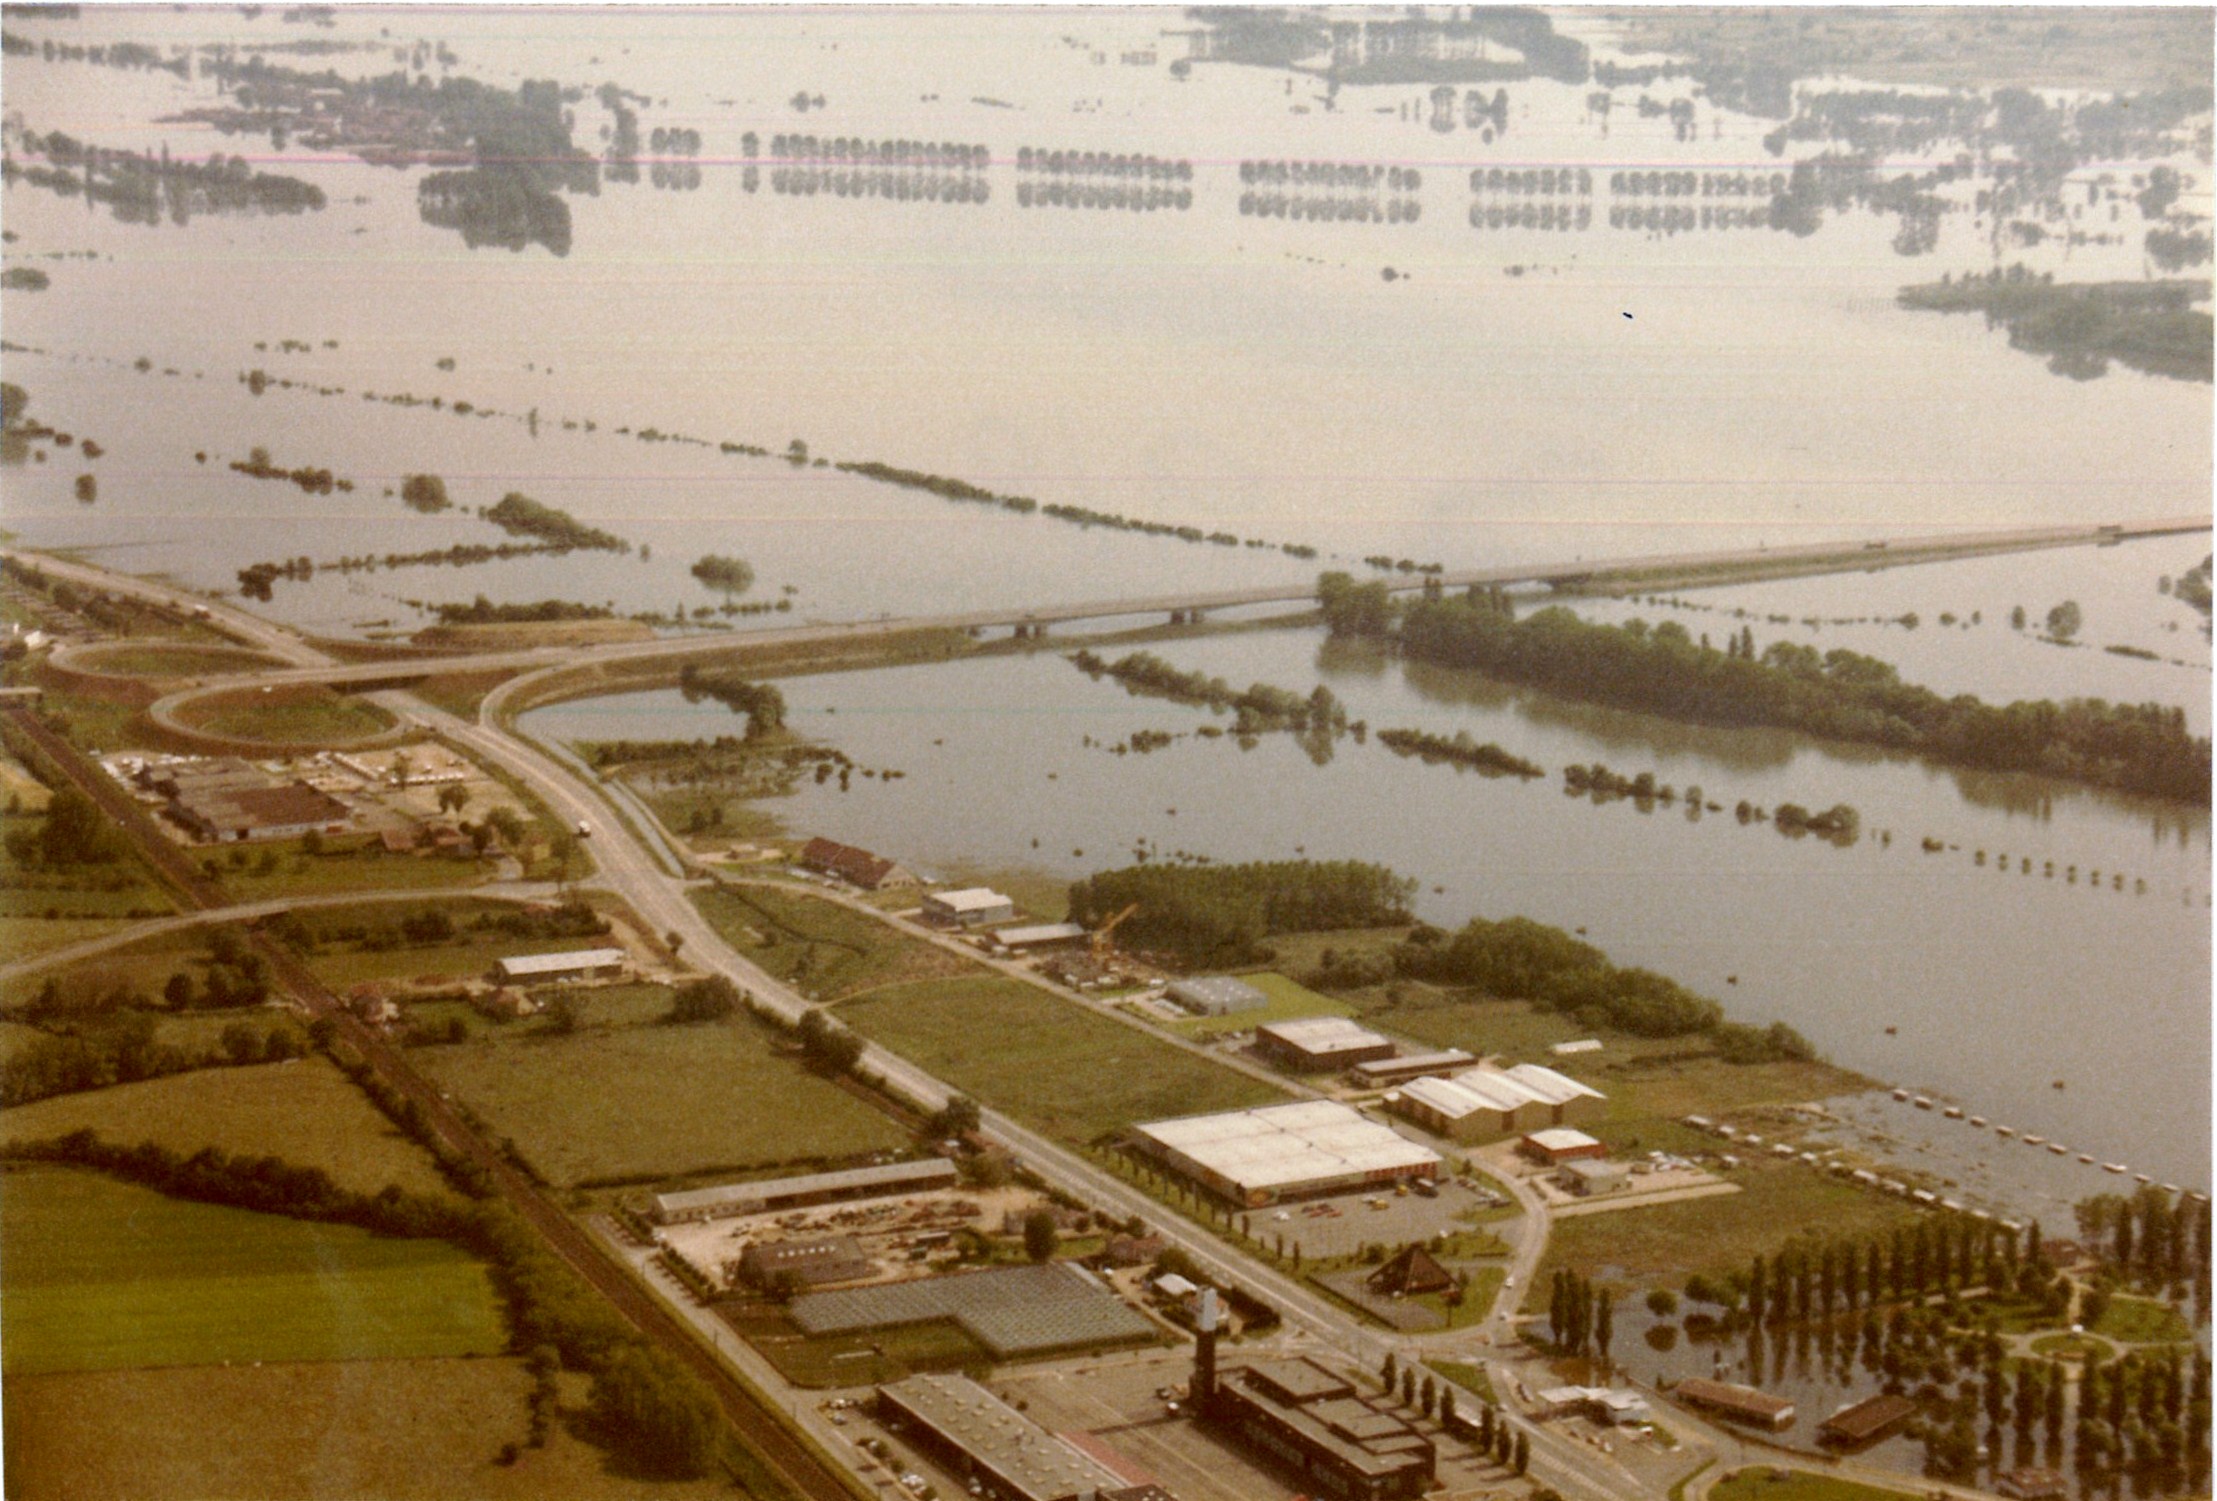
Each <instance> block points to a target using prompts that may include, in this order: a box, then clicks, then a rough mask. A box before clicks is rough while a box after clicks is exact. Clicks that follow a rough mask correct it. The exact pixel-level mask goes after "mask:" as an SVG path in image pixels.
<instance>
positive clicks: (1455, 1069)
mask: <svg viewBox="0 0 2217 1501" xmlns="http://www.w3.org/2000/svg"><path fill="white" fill-rule="evenodd" d="M1477 1061H1478V1060H1477V1059H1476V1058H1474V1057H1472V1056H1471V1055H1470V1054H1468V1053H1466V1052H1464V1051H1463V1050H1462V1049H1461V1048H1442V1049H1440V1050H1439V1051H1438V1052H1433V1053H1403V1054H1402V1055H1401V1056H1399V1057H1397V1058H1378V1059H1373V1060H1372V1061H1371V1062H1369V1063H1358V1064H1356V1065H1355V1082H1356V1083H1357V1084H1360V1085H1363V1086H1365V1087H1366V1088H1371V1089H1387V1088H1390V1087H1392V1086H1393V1085H1396V1084H1406V1083H1408V1082H1409V1081H1410V1080H1411V1079H1430V1078H1447V1077H1451V1076H1453V1075H1455V1074H1459V1073H1461V1072H1463V1071H1464V1070H1465V1069H1467V1068H1469V1067H1470V1066H1471V1065H1472V1064H1474V1063H1476V1062H1477Z"/></svg>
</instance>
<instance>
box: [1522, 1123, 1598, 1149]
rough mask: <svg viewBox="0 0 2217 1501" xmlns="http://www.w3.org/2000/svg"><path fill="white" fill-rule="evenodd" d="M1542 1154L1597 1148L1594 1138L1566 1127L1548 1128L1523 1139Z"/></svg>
mask: <svg viewBox="0 0 2217 1501" xmlns="http://www.w3.org/2000/svg"><path fill="white" fill-rule="evenodd" d="M1524 1139H1525V1140H1526V1141H1528V1142H1530V1143H1532V1145H1533V1146H1535V1147H1538V1148H1539V1149H1540V1150H1541V1151H1543V1152H1575V1151H1577V1150H1578V1149H1579V1148H1581V1147H1598V1146H1600V1145H1601V1143H1600V1142H1599V1141H1597V1140H1596V1139H1595V1138H1593V1137H1591V1136H1588V1135H1587V1134H1586V1133H1585V1132H1583V1131H1574V1130H1572V1129H1571V1128H1570V1127H1568V1126H1550V1127H1548V1128H1547V1129H1546V1130H1545V1131H1534V1132H1533V1133H1532V1134H1531V1135H1530V1136H1527V1137H1525V1138H1524Z"/></svg>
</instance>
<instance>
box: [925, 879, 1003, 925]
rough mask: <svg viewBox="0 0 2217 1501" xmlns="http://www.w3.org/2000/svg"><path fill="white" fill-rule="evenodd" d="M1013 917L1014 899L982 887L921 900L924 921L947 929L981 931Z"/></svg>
mask: <svg viewBox="0 0 2217 1501" xmlns="http://www.w3.org/2000/svg"><path fill="white" fill-rule="evenodd" d="M1015 916H1016V903H1015V901H1014V899H1012V898H1010V897H1006V896H1003V895H1001V893H1000V892H998V891H994V890H992V889H990V888H988V887H984V886H972V887H968V888H966V889H965V890H962V891H934V892H930V893H928V894H926V896H925V897H924V920H925V921H926V922H934V923H938V924H939V925H940V926H942V927H948V928H982V927H984V926H986V925H987V924H989V923H997V922H1009V921H1011V920H1013V919H1014V918H1015Z"/></svg>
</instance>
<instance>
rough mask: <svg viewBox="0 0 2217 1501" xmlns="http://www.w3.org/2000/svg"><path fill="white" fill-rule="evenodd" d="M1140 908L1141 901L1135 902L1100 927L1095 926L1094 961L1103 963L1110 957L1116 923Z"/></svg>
mask: <svg viewBox="0 0 2217 1501" xmlns="http://www.w3.org/2000/svg"><path fill="white" fill-rule="evenodd" d="M1138 910H1139V903H1137V902H1134V903H1132V904H1131V905H1130V906H1129V907H1126V908H1125V909H1124V910H1123V911H1121V912H1119V913H1117V914H1116V915H1115V916H1114V917H1112V918H1110V919H1109V920H1108V921H1107V922H1105V923H1102V924H1101V925H1100V926H1099V927H1098V928H1095V929H1094V930H1093V934H1092V938H1091V943H1092V948H1093V962H1094V963H1096V964H1099V963H1102V962H1103V961H1105V960H1106V959H1107V958H1108V951H1109V935H1110V934H1111V933H1113V932H1115V931H1116V925H1117V924H1118V923H1120V922H1122V921H1123V920H1124V919H1125V918H1127V917H1130V916H1131V915H1132V914H1133V913H1134V912H1137V911H1138Z"/></svg>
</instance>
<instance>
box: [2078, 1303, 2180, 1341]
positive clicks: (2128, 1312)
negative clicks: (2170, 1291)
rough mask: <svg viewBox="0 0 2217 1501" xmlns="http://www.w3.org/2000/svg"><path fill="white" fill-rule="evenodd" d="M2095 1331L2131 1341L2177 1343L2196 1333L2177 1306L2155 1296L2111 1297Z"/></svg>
mask: <svg viewBox="0 0 2217 1501" xmlns="http://www.w3.org/2000/svg"><path fill="white" fill-rule="evenodd" d="M2093 1332H2094V1333H2096V1334H2102V1335H2107V1336H2108V1337H2109V1338H2111V1339H2114V1340H2122V1341H2123V1342H2124V1343H2126V1344H2131V1345H2148V1344H2159V1343H2161V1344H2169V1343H2175V1342H2177V1341H2180V1340H2184V1339H2187V1338H2190V1337H2191V1336H2192V1334H2193V1331H2192V1330H2190V1329H2188V1328H2187V1327H2186V1320H2185V1319H2183V1318H2181V1317H2180V1316H2179V1312H2178V1310H2177V1309H2175V1308H2173V1307H2171V1306H2170V1305H2169V1304H2167V1303H2160V1302H2158V1301H2156V1300H2155V1299H2153V1298H2111V1299H2110V1300H2109V1306H2108V1307H2107V1308H2105V1309H2103V1310H2102V1316H2101V1318H2100V1319H2099V1320H2097V1321H2096V1322H2095V1324H2094V1328H2093Z"/></svg>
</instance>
